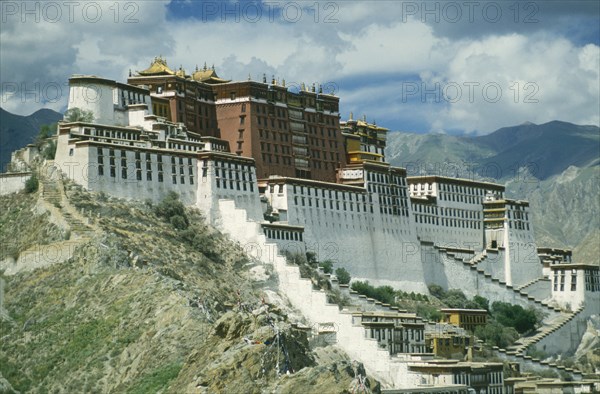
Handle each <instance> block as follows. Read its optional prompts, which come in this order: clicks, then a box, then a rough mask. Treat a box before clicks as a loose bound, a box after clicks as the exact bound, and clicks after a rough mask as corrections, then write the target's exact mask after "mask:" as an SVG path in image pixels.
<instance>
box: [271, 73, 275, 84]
mask: <svg viewBox="0 0 600 394" xmlns="http://www.w3.org/2000/svg"><path fill="white" fill-rule="evenodd" d="M271 85H275V75H271Z"/></svg>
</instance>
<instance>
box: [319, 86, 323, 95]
mask: <svg viewBox="0 0 600 394" xmlns="http://www.w3.org/2000/svg"><path fill="white" fill-rule="evenodd" d="M321 93H323V85H321V84H319V94H321Z"/></svg>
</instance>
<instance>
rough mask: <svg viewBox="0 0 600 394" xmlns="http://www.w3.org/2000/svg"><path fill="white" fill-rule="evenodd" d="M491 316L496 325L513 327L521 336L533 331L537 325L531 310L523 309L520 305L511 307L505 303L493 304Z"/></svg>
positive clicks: (533, 312) (535, 317) (534, 314)
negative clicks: (496, 322)
mask: <svg viewBox="0 0 600 394" xmlns="http://www.w3.org/2000/svg"><path fill="white" fill-rule="evenodd" d="M492 315H493V316H494V318H495V319H496V320H497V321H498V323H500V324H502V325H504V326H507V327H513V328H514V329H516V330H517V331H518V332H519V333H521V334H523V333H526V332H528V331H530V330H533V329H534V328H535V326H536V324H537V323H538V319H537V316H536V313H535V311H534V310H533V309H524V308H523V307H522V306H520V305H512V304H508V303H506V302H499V301H496V302H494V303H493V304H492Z"/></svg>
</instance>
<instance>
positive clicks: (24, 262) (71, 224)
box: [0, 161, 94, 275]
mask: <svg viewBox="0 0 600 394" xmlns="http://www.w3.org/2000/svg"><path fill="white" fill-rule="evenodd" d="M40 175H41V176H40V178H41V179H40V185H39V199H38V206H41V210H40V212H49V213H50V220H51V221H52V222H53V223H55V224H57V225H58V226H59V227H60V228H62V229H63V230H68V232H69V237H68V239H66V240H63V241H57V242H52V243H49V244H42V243H40V244H36V245H33V246H32V247H30V248H28V249H26V250H23V251H21V252H20V253H19V256H18V257H17V259H16V260H15V261H14V262H12V263H11V262H8V261H3V262H0V268H1V269H4V271H5V274H6V275H14V274H17V273H19V272H25V271H33V270H35V269H38V268H43V267H46V266H49V265H51V264H55V263H60V262H63V261H66V260H68V259H70V258H71V257H72V256H73V254H74V252H75V249H76V248H77V247H79V246H81V245H82V244H83V243H85V242H87V241H88V240H89V239H90V238H91V237H92V235H93V232H94V229H93V228H92V227H90V226H88V225H87V224H85V223H84V221H86V219H85V218H84V217H83V216H82V215H80V214H79V213H78V212H77V210H76V209H75V207H73V206H72V205H71V204H70V203H69V201H68V199H67V197H66V195H65V193H64V191H63V183H62V180H61V178H60V174H59V173H58V171H56V167H54V165H53V162H51V161H50V162H46V166H45V168H44V170H43V171H40Z"/></svg>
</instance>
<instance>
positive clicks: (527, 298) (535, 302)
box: [439, 248, 562, 316]
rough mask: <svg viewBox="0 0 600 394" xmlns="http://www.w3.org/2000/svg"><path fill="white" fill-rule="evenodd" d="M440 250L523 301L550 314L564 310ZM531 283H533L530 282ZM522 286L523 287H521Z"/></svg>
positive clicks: (457, 262) (483, 279) (451, 259)
mask: <svg viewBox="0 0 600 394" xmlns="http://www.w3.org/2000/svg"><path fill="white" fill-rule="evenodd" d="M439 251H440V252H441V253H443V254H444V255H445V256H446V257H447V260H450V261H453V262H454V263H456V264H457V265H458V264H460V265H462V266H463V267H464V268H468V269H469V270H470V271H471V272H473V273H475V274H476V275H477V276H478V277H479V278H480V279H481V280H482V281H484V282H488V283H490V284H492V285H493V286H494V287H497V288H500V289H501V290H502V291H508V292H512V293H514V296H515V297H516V298H517V299H519V301H521V302H522V303H524V304H526V305H528V306H533V307H538V308H541V309H542V310H543V311H544V312H546V313H548V314H549V315H550V316H553V315H555V314H557V313H562V310H561V309H560V308H558V307H556V306H554V305H552V304H551V303H550V302H549V301H546V300H539V299H537V298H535V297H534V296H532V295H530V294H528V293H526V292H525V291H523V290H519V289H518V288H514V287H513V286H511V285H509V284H507V283H506V282H505V281H503V280H501V279H498V278H494V277H492V275H491V274H489V273H487V272H485V271H484V270H483V269H480V268H478V267H477V265H474V264H472V263H471V262H470V261H466V260H464V259H461V258H458V257H456V256H455V255H454V254H453V253H451V252H448V251H446V250H444V249H442V248H439ZM541 279H543V278H538V279H537V280H541ZM530 285H531V284H530ZM521 288H522V287H521Z"/></svg>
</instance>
